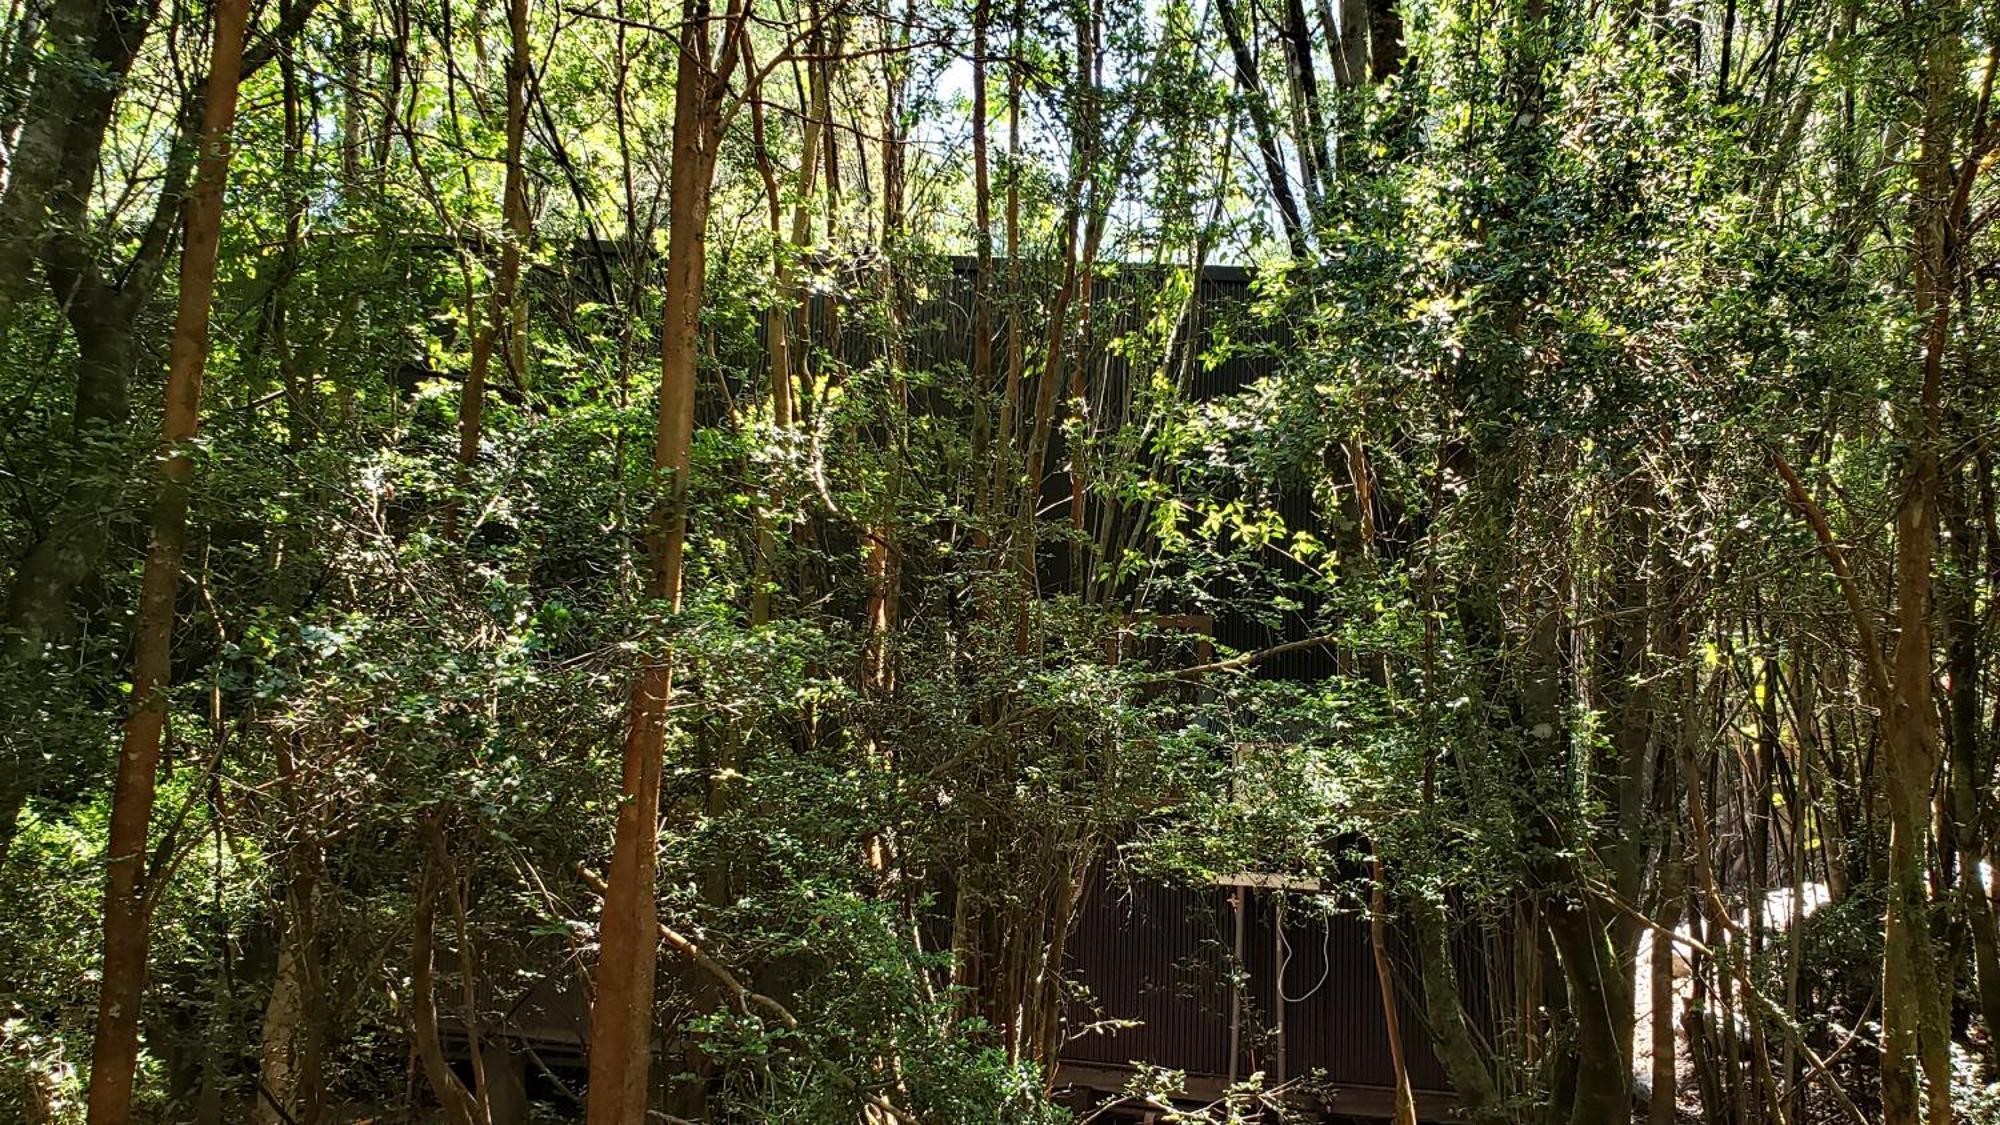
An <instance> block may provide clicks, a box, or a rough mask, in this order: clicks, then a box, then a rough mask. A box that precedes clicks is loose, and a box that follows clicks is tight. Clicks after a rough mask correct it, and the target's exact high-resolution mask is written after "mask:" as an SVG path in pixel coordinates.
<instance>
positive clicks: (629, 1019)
mask: <svg viewBox="0 0 2000 1125" xmlns="http://www.w3.org/2000/svg"><path fill="white" fill-rule="evenodd" d="M681 12H682V27H683V28H684V29H685V32H684V34H683V35H682V38H681V44H680V56H679V59H678V66H677V74H676V77H675V82H674V151H673V172H672V175H671V177H670V179H669V181H668V196H667V207H668V222H669V224H670V225H669V229H668V239H667V282H666V293H665V297H664V301H663V309H662V320H663V323H662V325H661V332H660V413H659V420H658V425H657V428H656V432H655V442H654V449H653V467H654V469H655V471H656V473H657V474H659V475H660V476H662V477H664V478H665V482H664V483H665V487H666V489H667V495H666V496H665V497H664V498H663V499H662V501H661V502H660V503H659V504H657V505H656V506H655V509H654V516H653V526H652V531H651V534H650V535H649V536H648V551H649V554H650V556H651V564H652V565H651V572H650V574H649V576H648V580H647V583H646V592H647V594H648V595H649V596H650V597H651V598H652V599H653V600H654V601H655V602H656V603H664V604H665V605H666V606H667V608H668V609H669V610H670V611H678V610H679V608H680V604H681V559H682V555H683V553H684V551H685V549H686V545H687V507H688V469H689V454H690V449H691V446H692V443H693V438H694V391H695V365H696V360H697V356H698V346H699V336H698V331H697V326H698V317H699V314H700V311H701V301H702V287H703V278H704V272H703V271H704V262H705V256H706V251H707V238H706V235H707V226H708V204H709V193H710V189H711V188H712V186H713V183H714V172H715V153H716V144H717V142H718V140H719V139H720V138H719V136H718V134H719V132H720V126H721V103H720V92H721V91H723V90H725V89H727V86H728V78H729V74H730V72H731V71H732V70H734V69H735V66H734V63H735V60H736V58H737V53H736V45H737V42H738V36H739V35H740V34H742V26H741V25H742V21H743V19H744V18H745V17H746V12H747V4H743V3H739V2H736V0H732V3H731V4H730V7H729V12H728V15H727V17H726V18H725V19H724V20H723V21H722V26H723V32H722V34H723V48H722V52H721V55H722V62H721V63H720V64H719V65H718V64H716V63H714V62H712V61H711V59H710V57H709V54H710V52H709V37H708V34H707V27H708V19H709V13H708V8H707V5H706V4H704V3H701V2H700V0H687V2H686V3H684V4H683V6H682V9H681ZM672 691H673V667H672V663H671V661H670V660H669V659H666V658H657V659H656V660H655V661H654V663H652V664H651V665H649V666H648V667H647V668H646V669H645V670H644V671H642V672H641V673H640V675H639V676H638V678H637V680H636V681H635V682H634V684H633V686H632V693H631V697H630V701H629V703H628V705H627V708H626V718H625V745H624V769H623V771H622V775H621V777H620V782H619V794H620V802H619V806H618V824H617V828H616V830H615V835H614V837H613V842H612V852H611V870H610V872H609V874H608V876H607V878H606V880H605V882H606V884H607V886H606V889H605V896H604V914H603V922H602V925H601V931H600V933H601V939H602V943H603V952H602V954H601V956H600V958H599V961H598V972H597V997H596V1000H595V1002H594V1003H593V1004H592V1005H591V1012H590V1033H591V1037H590V1042H591V1050H590V1094H589V1101H588V1103H587V1107H586V1108H587V1119H588V1120H589V1122H590V1125H640V1123H642V1122H643V1121H645V1119H646V1091H647V1075H648V1071H649V1069H650V1063H651V1061H652V1055H651V1047H652V1035H651V1031H652V1022H653V977H654V968H655V950H656V946H657V944H658V941H659V937H658V932H659V918H658V910H657V903H656V901H655V894H654V885H653V883H654V873H655V870H656V868H657V865H658V860H659V856H658V854H657V852H658V847H659V809H660V770H661V764H662V763H661V758H662V756H663V754H664V753H665V745H666V730H665V722H666V710H667V701H668V698H669V696H670V695H671V693H672Z"/></svg>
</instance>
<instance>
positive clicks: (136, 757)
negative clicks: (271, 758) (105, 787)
mask: <svg viewBox="0 0 2000 1125" xmlns="http://www.w3.org/2000/svg"><path fill="white" fill-rule="evenodd" d="M249 8H250V5H249V0H218V3H217V4H216V6H215V41H214V47H213V56H212V58H211V60H210V64H209V74H208V97H207V102H206V104H205V106H204V109H203V114H202V129H201V143H200V150H199V157H198V164H197V168H196V172H195V181H194V188H193V191H192V192H191V194H190V195H189V197H188V203H187V218H186V223H187V228H186V233H185V238H184V242H183V244H182V250H181V274H180V304H179V308H178V309H177V310H176V313H175V318H174V335H173V342H172V344H171V346H170V349H169V352H168V359H167V391H166V420H165V425H164V437H165V441H164V444H163V455H164V460H163V463H162V466H161V477H160V483H159V494H158V497H157V499H156V500H155V503H154V510H153V540H152V547H151V548H150V550H149V551H148V553H147V556H146V567H145V574H144V578H143V582H142V587H141V592H140V600H139V622H138V627H137V639H136V643H135V650H136V651H135V654H134V658H133V672H132V706H133V708H134V710H133V712H132V715H131V717H130V718H129V719H128V720H127V721H126V724H125V738H124V746H123V749H122V750H121V751H120V753H119V756H118V776H117V782H116V785H115V788H114V790H113V793H112V801H111V833H110V841H109V846H108V848H107V864H108V866H109V868H110V873H109V878H108V881H107V882H108V885H107V887H106V890H105V895H104V974H103V981H102V985H101V987H100V989H99V993H98V1004H97V1027H96V1034H95V1037H94V1039H93V1042H92V1045H91V1067H90V1094H89V1120H90V1122H91V1125H123V1123H124V1122H125V1121H127V1120H128V1119H129V1118H130V1116H131V1109H132V1082H133V1075H134V1072H135V1069H136V1067H137V1065H138V1055H139V1009H140V1004H141V1002H142V999H143V996H144V992H145V983H146V946H147V937H148V933H149V930H150V920H151V904H152V887H151V886H150V885H149V880H148V878H147V874H148V873H147V871H146V849H147V837H148V834H149V829H150V827H151V824H152V815H153V786H154V780H155V777H154V775H155V772H156V770H157V769H158V767H159V761H160V742H161V736H162V734H163V733H164V730H165V727H166V722H167V689H168V685H169V683H170V674H171V668H170V659H171V655H172V649H173V636H174V595H175V592H176V591H177V589H178V588H179V586H180V572H181V554H182V549H183V545H184V543H185V540H186V536H187V507H188V491H189V485H190V484H191V482H192V480H193V477H194V461H193V460H192V458H191V457H190V455H189V450H188V448H187V447H188V444H189V443H190V442H191V441H192V440H193V439H194V436H195V433H196V430H197V428H198V426H199V423H200V412H201V384H202V375H203V372H204V370H205V368H206V367H207V364H208V321H209V304H210V301H211V300H212V299H213V297H214V293H215V271H216V259H217V252H218V250H219V248H220V244H221V240H222V193H223V187H224V185H225V183H226V182H227V180H228V176H229V134H230V130H231V129H232V128H233V127H234V124H235V121H236V96H237V90H238V83H239V81H240V79H241V77H242V64H243V37H244V33H245V24H246V22H247V20H248V17H249Z"/></svg>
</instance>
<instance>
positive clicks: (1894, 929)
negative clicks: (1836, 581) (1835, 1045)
mask: <svg viewBox="0 0 2000 1125" xmlns="http://www.w3.org/2000/svg"><path fill="white" fill-rule="evenodd" d="M1938 22H1939V24H1940V26H1938V27H1937V28H1935V29H1934V30H1933V32H1932V38H1930V39H1929V40H1928V41H1927V42H1925V43H1924V44H1923V46H1922V48H1921V50H1922V54H1921V55H1920V56H1919V59H1918V74H1919V77H1920V80H1921V83H1922V89H1923V94H1924V100H1923V121H1922V125H1921V139H1920V141H1919V153H1918V156H1917V168H1916V174H1917V183H1916V199H1915V200H1914V213H1913V216H1912V219H1913V222H1914V225H1915V228H1916V229H1915V231H1914V234H1915V244H1916V253H1915V262H1914V267H1915V268H1914V271H1913V273H1914V281H1915V293H1914V298H1915V307H1916V312H1917V316H1918V319H1919V323H1920V325H1921V336H1920V341H1919V342H1920V347H1921V355H1922V375H1921V384H1920V386H1921V389H1920V391H1919V394H1918V396H1917V400H1916V401H1915V403H1913V404H1911V405H1910V406H1906V407H1905V409H1904V410H1903V411H1902V414H1903V417H1902V418H1900V419H1899V420H1898V421H1899V423H1900V429H1901V430H1902V437H1903V439H1904V441H1906V442H1907V443H1908V444H1907V453H1906V455H1905V459H1904V463H1903V473H1904V481H1903V486H1902V496H1901V498H1900V500H1899V502H1898V503H1897V506H1896V516H1895V529H1896V561H1895V576H1896V623H1897V626H1898V630H1897V635H1896V643H1895V652H1894V657H1893V659H1892V661H1891V665H1890V669H1889V673H1890V674H1889V685H1888V698H1887V699H1884V700H1882V701H1881V712H1882V755H1883V757H1882V761H1883V771H1882V772H1883V783H1884V788H1885V789H1886V790H1887V798H1888V801H1887V804H1888V813H1889V864H1888V871H1887V887H1886V890H1887V894H1888V899H1889V904H1888V911H1887V918H1886V921H1885V924H1884V930H1883V936H1882V1114H1883V1120H1884V1121H1885V1122H1886V1123H1887V1125H1916V1123H1917V1122H1918V1121H1919V1120H1927V1121H1928V1122H1929V1123H1930V1125H1950V1122H1951V1045H1950V1040H1949V1028H1948V1027H1947V1026H1946V1021H1945V1018H1944V1017H1945V1013H1944V996H1943V994H1942V993H1941V992H1940V986H1939V983H1938V979H1937V963H1936V958H1935V955H1934V951H1933V949H1932V948H1931V932H1930V918H1929V909H1930V903H1929V885H1928V884H1929V880H1928V879H1927V877H1926V873H1927V862H1926V845H1927V843H1928V839H1927V837H1928V835H1929V826H1930V814H1931V806H1932V787H1933V775H1934V774H1935V773H1936V771H1937V767H1938V757H1939V746H1938V731H1937V706H1936V703H1935V701H1934V700H1933V698H1932V693H1931V672H1932V669H1931V621H1930V617H1931V563H1932V556H1933V554H1934V553H1935V547H1936V539H1937V496H1938V476H1939V465H1938V445H1939V442H1940V441H1941V440H1942V436H1943V435H1942V433H1941V430H1942V417H1941V415H1942V407H1943V383H1944V365H1945V350H1946V349H1947V348H1948V347H1949V346H1950V335H1951V302H1952V295H1953V292H1954V284H1953V277H1952V275H1953V273H1954V263H1953V252H1952V245H1951V243H1952V232H1951V230H1950V227H1951V225H1952V224H1951V206H1952V197H1953V187H1954V177H1953V175H1952V154H1951V145H1952V137H1953V133H1954V131H1955V126H1956V122H1955V119H1954V118H1955V115H1954V113H1953V102H1954V100H1955V98H1956V97H1957V88H1958V86H1959V85H1960V83H1961V82H1962V80H1963V76H1962V74H1961V73H1960V71H1961V67H1960V64H1959V55H1960V52H1961V51H1962V45H1961V44H1960V42H1959V40H1958V36H1957V29H1956V21H1955V20H1944V19H1943V18H1942V17H1940V19H1939V21H1938ZM1919 1069H1921V1071H1922V1073H1923V1078H1924V1080H1925V1084H1926V1085H1928V1087H1929V1094H1930V1098H1929V1110H1928V1113H1927V1114H1920V1099H1919V1094H1918V1089H1919V1085H1918V1071H1919Z"/></svg>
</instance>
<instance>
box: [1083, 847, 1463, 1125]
mask: <svg viewBox="0 0 2000 1125" xmlns="http://www.w3.org/2000/svg"><path fill="white" fill-rule="evenodd" d="M1230 893H1231V892H1230V891H1229V890H1227V889H1224V888H1200V889H1192V888H1183V887H1168V886H1163V885H1160V884H1149V883H1141V884H1139V885H1137V886H1135V887H1132V888H1129V889H1128V888H1120V887H1117V886H1112V887H1108V888H1105V889H1104V890H1103V891H1101V892H1100V893H1099V895H1098V896H1097V898H1096V900H1095V901H1093V902H1092V903H1091V904H1089V905H1088V906H1087V907H1086V908H1085V910H1084V913H1083V916H1082V918H1081V919H1080V920H1079V923H1078V929H1077V933H1076V935H1075V936H1074V937H1073V938H1072V939H1071V941H1070V959H1069V968H1070V971H1071V973H1072V974H1073V975H1074V977H1075V979H1076V980H1077V981H1079V982H1080V983H1081V984H1082V985H1083V986H1084V987H1085V988H1086V989H1087V990H1088V992H1089V994H1090V995H1091V997H1093V998H1094V1001H1095V1005H1096V1008H1097V1009H1098V1010H1097V1011H1095V1012H1092V1011H1088V1010H1075V1011H1072V1013H1071V1017H1070V1023H1071V1027H1072V1030H1073V1031H1074V1029H1075V1028H1077V1027H1079V1026H1081V1025H1082V1024H1085V1023H1088V1022H1090V1021H1092V1020H1100V1019H1103V1020H1111V1019H1123V1020H1134V1021H1138V1022H1139V1023H1140V1026H1138V1027H1134V1028H1128V1029H1123V1030H1119V1031H1116V1032H1110V1033H1105V1034H1094V1035H1089V1036H1085V1037H1083V1038H1080V1039H1077V1040H1075V1041H1074V1042H1072V1043H1071V1044H1070V1045H1069V1046H1068V1047H1067V1048H1066V1049H1065V1051H1064V1052H1063V1057H1064V1060H1065V1061H1069V1062H1078V1063H1098V1064H1111V1065H1122V1064H1128V1063H1131V1062H1135V1061H1136V1062H1145V1063H1150V1064H1154V1065H1158V1066H1165V1067H1172V1068H1175V1069H1179V1070H1185V1071H1187V1072H1189V1073H1191V1074H1202V1075H1227V1074H1229V1073H1230V1066H1229V1038H1230V1036H1229V1015H1230V992H1229V980H1230V975H1231V974H1230V969H1231V962H1232V961H1233V959H1234V958H1233V956H1232V953H1231V950H1232V948H1233V942H1234V938H1235V934H1234V929H1235V915H1234V911H1233V910H1232V908H1231V905H1230ZM1246 893H1247V894H1248V895H1249V899H1248V901H1247V903H1246V907H1245V918H1246V925H1245V928H1244V929H1245V932H1244V935H1243V938H1244V941H1243V953H1244V955H1243V960H1242V971H1243V974H1244V979H1245V981H1246V985H1247V987H1246V988H1245V990H1244V993H1243V1022H1242V1027H1241V1040H1240V1041H1241V1054H1240V1056H1239V1059H1238V1066H1237V1069H1236V1073H1237V1074H1238V1075H1239V1076H1241V1075H1249V1074H1251V1073H1255V1072H1258V1071H1262V1072H1263V1073H1264V1074H1265V1076H1266V1077H1267V1079H1269V1080H1272V1081H1276V1080H1277V1079H1278V1077H1279V1076H1280V1074H1282V1075H1284V1076H1285V1077H1287V1078H1297V1077H1300V1076H1302V1075H1305V1074H1307V1073H1308V1072H1311V1071H1314V1070H1319V1071H1323V1072H1324V1074H1325V1078H1326V1080H1327V1081H1328V1082H1330V1083H1332V1084H1334V1085H1336V1086H1341V1085H1346V1086H1390V1085H1392V1084H1393V1082H1394V1077H1395V1075H1394V1070H1393V1068H1392V1066H1391V1063H1390V1055H1389V1035H1388V1025H1387V1023H1386V1022H1385V1021H1384V1019H1383V1018H1382V995H1381V990H1380V987H1379V986H1378V984H1377V978H1376V974H1375V962H1374V953H1373V949H1372V946H1371V940H1370V934H1369V927H1368V922H1367V919H1366V918H1365V917H1363V916H1361V915H1359V914H1358V913H1352V912H1349V913H1336V914H1332V915H1327V914H1323V913H1320V912H1319V911H1317V910H1312V909H1308V908H1307V907H1305V906H1304V905H1302V904H1301V903H1300V902H1299V900H1297V899H1294V900H1293V901H1292V904H1291V905H1288V906H1287V908H1286V910H1285V925H1284V931H1283V932H1284V938H1285V945H1280V943H1279V942H1278V940H1277V929H1276V926H1275V916H1276V913H1277V911H1276V908H1275V907H1276V894H1275V892H1272V891H1267V890H1248V891H1247V892H1246ZM1390 933H1391V944H1392V949H1391V951H1390V958H1391V963H1392V964H1393V965H1394V966H1395V969H1396V974H1397V981H1398V985H1397V992H1398V997H1397V1013H1398V1019H1399V1022H1400V1024H1401V1030H1402V1037H1403V1049H1404V1055H1405V1058H1406V1060H1407V1062H1408V1065H1409V1069H1410V1082H1411V1084H1412V1085H1413V1086H1415V1087H1416V1088H1417V1089H1420V1090H1437V1091H1445V1090H1449V1089H1450V1081H1449V1079H1448V1078H1447V1077H1446V1075H1445V1073H1444V1068H1443V1066H1442V1065H1440V1064H1439V1063H1438V1061H1437V1057H1436V1055H1435V1054H1434V1053H1433V1052H1432V1050H1431V1044H1430V1034H1429V1031H1428V1029H1427V1027H1426V1024H1425V1018H1424V1012H1423V1005H1422V991H1421V988H1422V985H1421V981H1420V980H1419V979H1418V977H1417V974H1416V971H1415V968H1414V966H1415V958H1414V955H1413V953H1412V951H1411V950H1410V949H1409V948H1408V945H1407V942H1406V941H1405V940H1404V938H1403V937H1402V935H1401V933H1400V931H1399V929H1398V928H1396V927H1393V926H1392V927H1391V931H1390ZM1485 941H1486V939H1485V938H1484V937H1483V936H1482V935H1481V934H1479V933H1477V932H1467V933H1464V934H1461V935H1460V936H1459V938H1458V940H1457V941H1456V942H1455V943H1454V950H1453V953H1454V961H1455V962H1456V963H1457V966H1458V970H1459V976H1460V986H1461V988H1462V990H1463V992H1464V1000H1465V1008H1466V1011H1467V1014H1468V1016H1469V1017H1470V1018H1471V1019H1472V1021H1473V1023H1474V1025H1475V1028H1476V1029H1478V1030H1479V1031H1480V1032H1481V1033H1482V1034H1490V1030H1491V1028H1492V1027H1493V1026H1494V1025H1495V1023H1494V1018H1493V1012H1494V1005H1493V998H1492V995H1491V994H1492V989H1491V987H1490V986H1489V976H1488V968H1489V966H1490V964H1491V958H1490V957H1489V956H1488V954H1487V952H1486V950H1485V948H1484V945H1485ZM1287 947H1288V948H1289V953H1288V954H1287V953H1286V948H1287ZM1281 957H1282V958H1284V961H1285V969H1284V974H1283V998H1284V1001H1283V1003H1282V1027H1283V1031H1282V1034H1280V1033H1279V1032H1278V1027H1279V1023H1280V1020H1279V1010H1280V1003H1279V984H1278V979H1279V978H1278V965H1279V961H1280V958H1281ZM1281 1049H1282V1052H1283V1059H1282V1061H1281V1060H1280V1058H1279V1052H1280V1050H1281Z"/></svg>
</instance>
